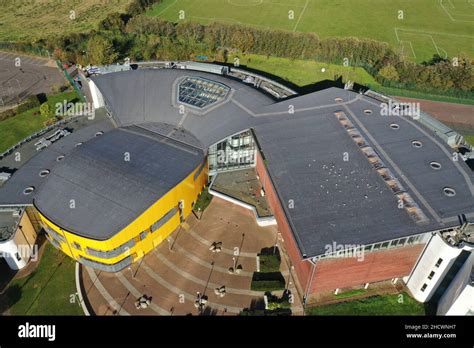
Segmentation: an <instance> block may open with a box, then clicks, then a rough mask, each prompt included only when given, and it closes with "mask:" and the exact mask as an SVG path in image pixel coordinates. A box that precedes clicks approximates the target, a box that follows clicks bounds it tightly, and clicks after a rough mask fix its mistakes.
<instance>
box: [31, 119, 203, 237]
mask: <svg viewBox="0 0 474 348" xmlns="http://www.w3.org/2000/svg"><path fill="white" fill-rule="evenodd" d="M203 160H204V156H203V153H202V151H201V150H194V151H188V150H185V149H182V148H180V147H179V146H175V144H170V143H169V142H165V141H158V140H157V139H154V138H152V137H149V136H147V135H145V134H143V133H140V132H137V131H136V130H130V129H122V128H118V129H114V130H112V131H110V132H108V133H105V134H104V135H102V136H100V137H96V138H94V139H91V140H90V141H88V142H86V143H84V144H83V145H81V146H79V147H77V148H76V149H75V150H74V151H72V152H71V154H70V155H69V156H67V158H65V159H64V160H63V161H62V162H61V163H60V164H59V165H57V166H56V168H55V169H54V170H53V171H52V172H51V174H50V175H49V177H48V180H47V181H46V182H45V183H44V184H43V186H42V187H41V190H40V191H39V193H38V194H37V195H36V197H35V205H36V207H37V208H38V210H39V211H40V212H42V213H43V214H45V215H46V216H47V217H48V218H49V219H51V220H52V221H54V222H55V223H57V224H59V225H60V226H61V227H63V228H64V229H65V230H67V231H71V232H74V233H77V234H79V235H82V236H85V237H88V238H93V239H97V240H106V239H108V238H110V237H112V236H113V235H115V234H116V233H118V232H119V231H120V230H122V229H123V228H125V227H126V226H127V225H129V224H130V223H131V222H132V221H133V220H135V219H136V218H137V217H138V216H139V215H141V214H142V213H143V212H144V211H145V210H146V209H148V208H149V207H150V206H151V205H152V204H153V203H155V202H156V201H158V200H159V198H161V197H162V196H163V195H164V194H165V193H167V192H168V191H169V190H170V189H172V188H173V187H174V186H176V185H177V184H178V183H179V182H181V181H182V180H183V179H184V178H185V177H186V176H188V175H189V174H190V173H191V172H192V170H194V169H195V168H196V167H198V166H199V164H200V163H202V161H203ZM71 200H73V202H74V207H72V208H71V204H70V203H71ZM177 203H178V202H176V204H177Z"/></svg>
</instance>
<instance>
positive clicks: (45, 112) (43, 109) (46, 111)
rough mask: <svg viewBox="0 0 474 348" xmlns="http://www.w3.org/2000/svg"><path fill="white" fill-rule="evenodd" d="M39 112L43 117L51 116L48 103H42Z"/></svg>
mask: <svg viewBox="0 0 474 348" xmlns="http://www.w3.org/2000/svg"><path fill="white" fill-rule="evenodd" d="M40 114H41V116H43V117H50V116H51V107H50V106H49V104H48V103H43V104H41V106H40Z"/></svg>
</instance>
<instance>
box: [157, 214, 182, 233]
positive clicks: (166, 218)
mask: <svg viewBox="0 0 474 348" xmlns="http://www.w3.org/2000/svg"><path fill="white" fill-rule="evenodd" d="M177 211H178V210H177V209H176V208H172V209H171V210H170V211H169V212H167V213H166V214H165V215H164V216H163V217H161V218H160V219H159V220H158V221H156V222H155V223H154V224H153V225H151V233H153V232H155V231H157V230H159V229H160V228H161V227H162V226H163V225H164V224H165V223H167V222H168V221H169V220H171V219H172V218H173V216H175V215H176V212H177Z"/></svg>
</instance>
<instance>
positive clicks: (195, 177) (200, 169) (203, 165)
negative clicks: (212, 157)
mask: <svg viewBox="0 0 474 348" xmlns="http://www.w3.org/2000/svg"><path fill="white" fill-rule="evenodd" d="M206 164H207V162H206V161H204V162H203V163H202V164H201V167H199V169H198V170H197V171H196V173H194V181H196V179H197V178H199V175H201V173H202V170H203V169H204V167H205V166H206Z"/></svg>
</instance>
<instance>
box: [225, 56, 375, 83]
mask: <svg viewBox="0 0 474 348" xmlns="http://www.w3.org/2000/svg"><path fill="white" fill-rule="evenodd" d="M239 59H240V65H245V66H247V67H249V68H252V69H256V70H260V71H264V72H266V73H269V74H273V75H276V76H278V77H281V78H282V79H284V80H286V81H290V82H292V83H293V84H295V85H297V86H299V87H302V86H305V85H309V84H312V83H315V82H319V81H322V80H334V78H335V77H336V76H342V79H343V81H344V82H347V81H348V80H350V81H353V82H357V83H359V84H361V85H372V86H379V84H378V82H377V81H375V80H374V78H373V77H372V76H371V75H370V74H369V73H368V72H367V71H366V70H364V69H363V68H360V67H344V66H342V65H336V64H326V63H320V62H317V61H315V60H300V59H295V60H292V59H288V58H278V57H269V58H267V57H266V56H262V55H257V54H246V55H240V56H239ZM233 61H234V56H232V55H230V56H229V62H233Z"/></svg>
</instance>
